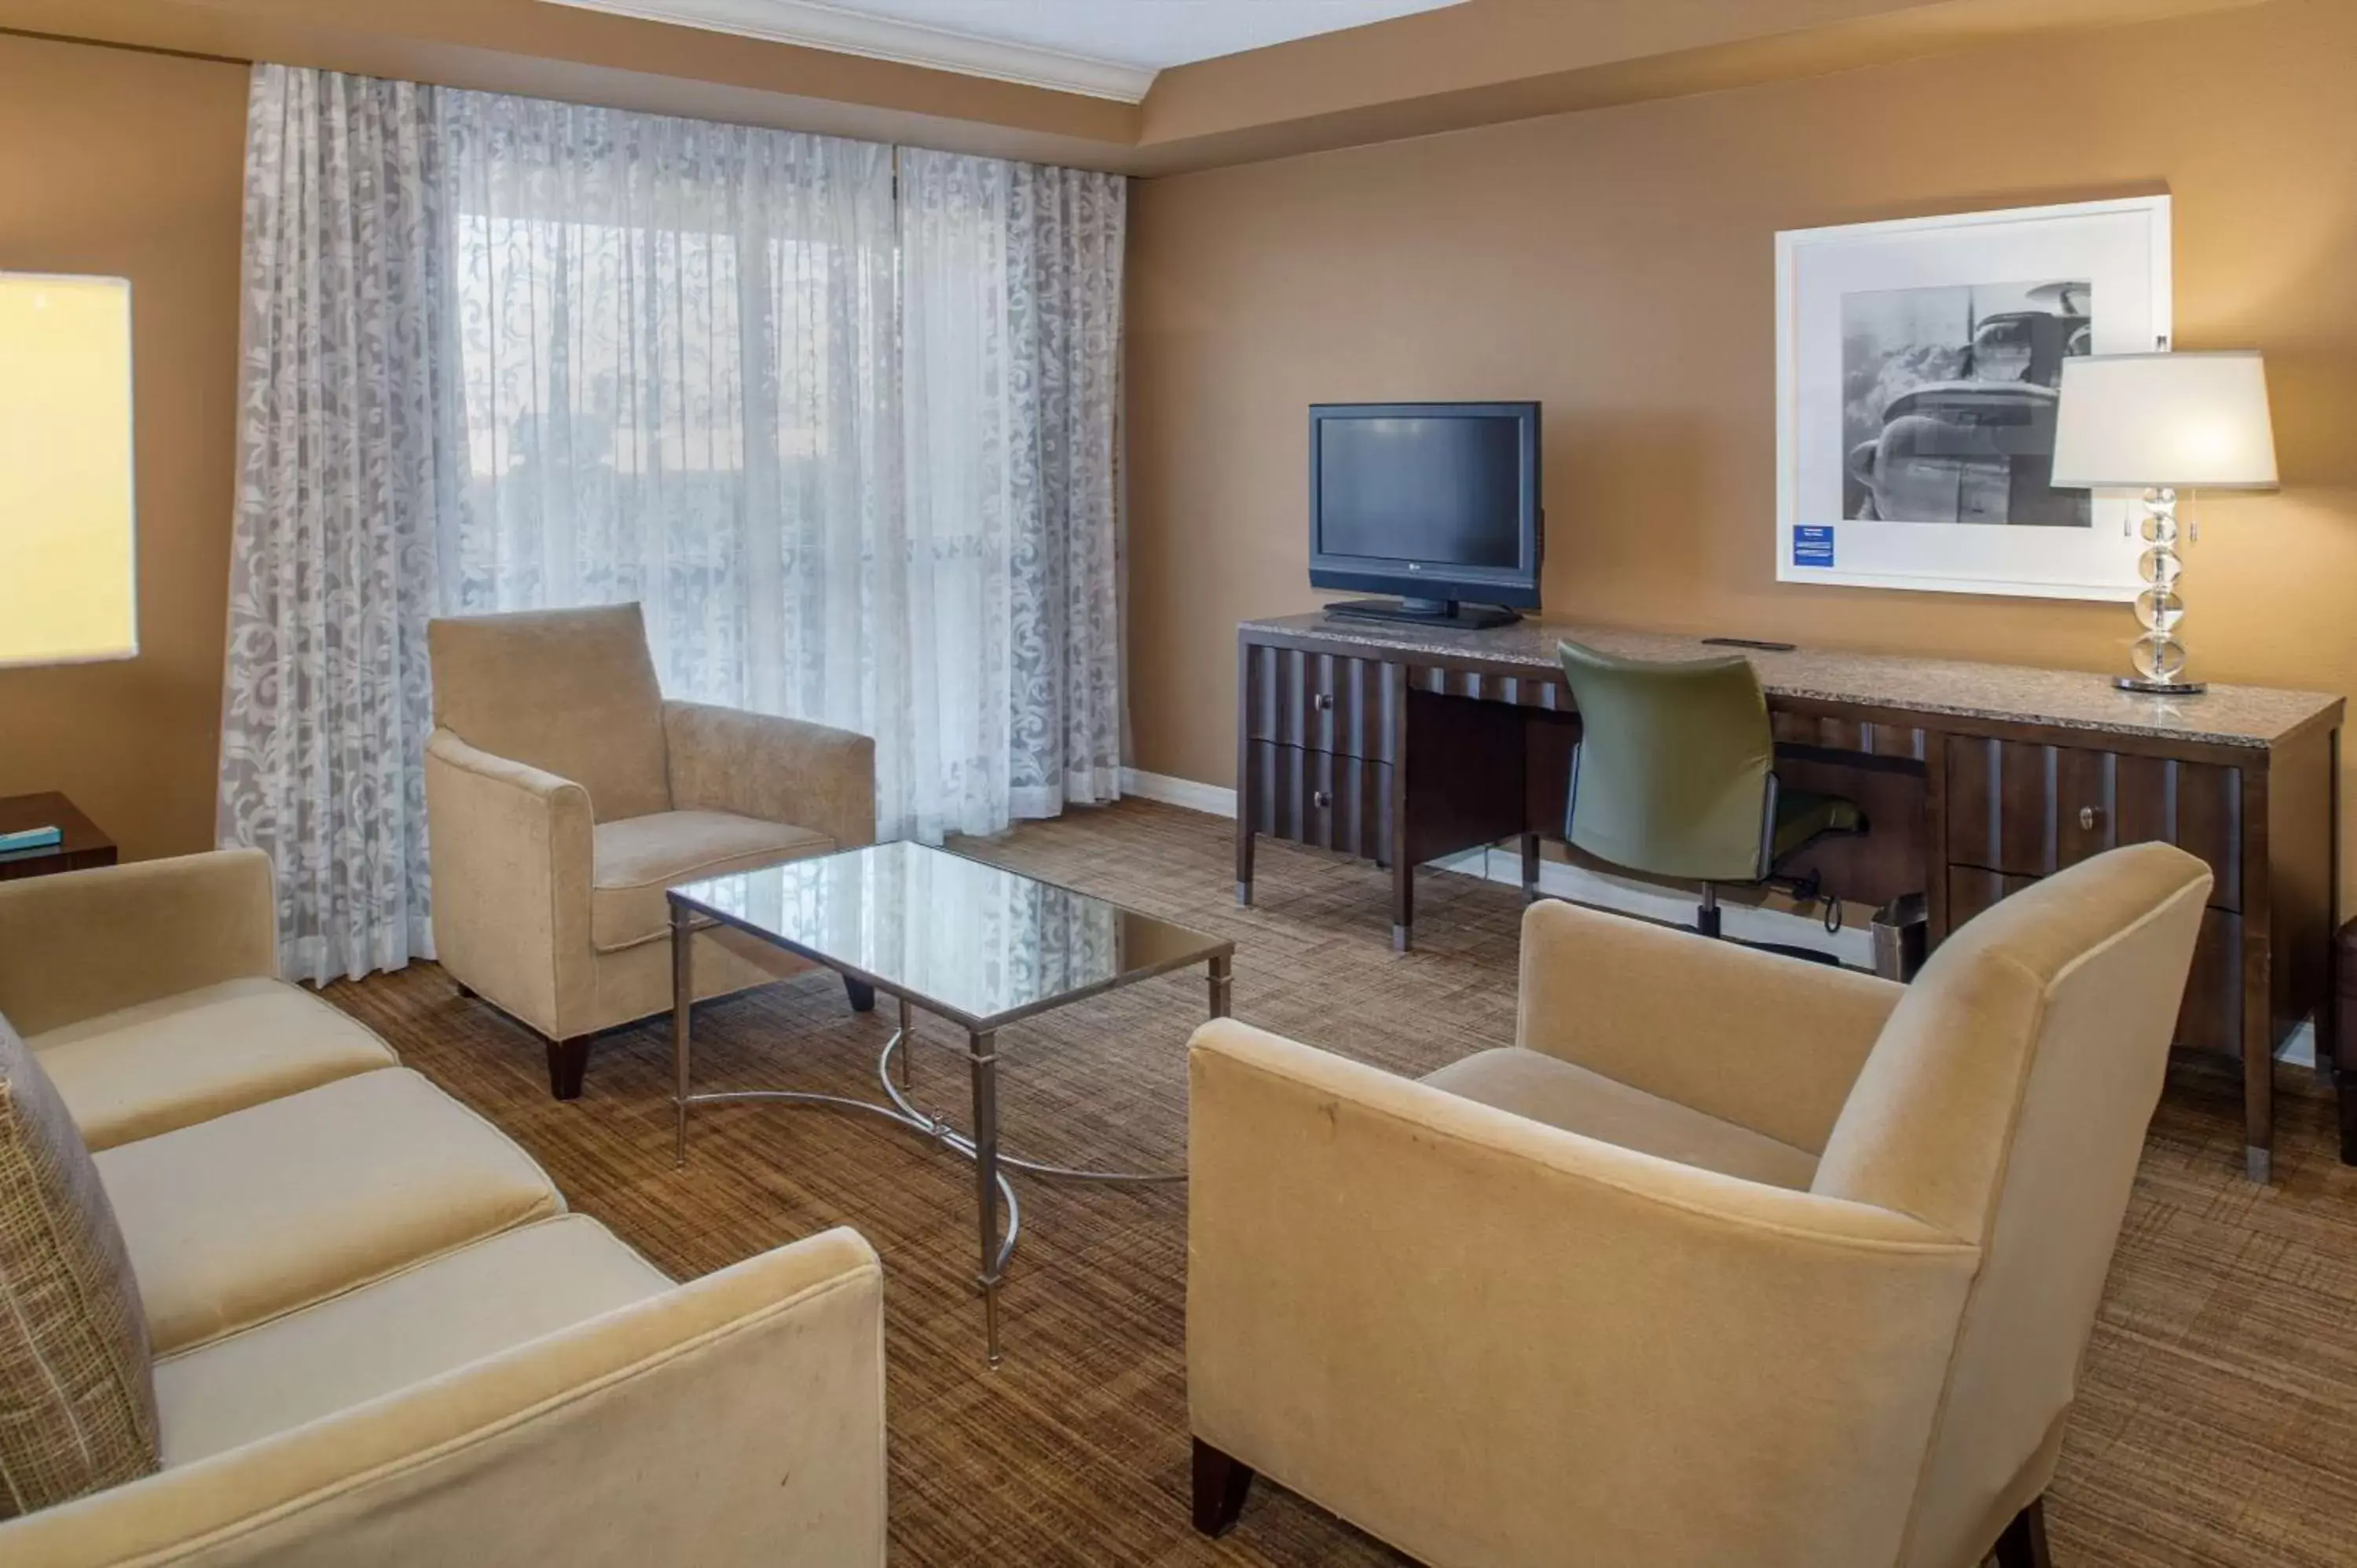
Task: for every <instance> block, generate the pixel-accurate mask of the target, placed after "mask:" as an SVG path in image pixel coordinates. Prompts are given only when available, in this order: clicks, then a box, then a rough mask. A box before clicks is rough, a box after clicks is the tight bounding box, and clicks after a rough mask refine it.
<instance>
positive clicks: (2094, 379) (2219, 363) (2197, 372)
mask: <svg viewBox="0 0 2357 1568" xmlns="http://www.w3.org/2000/svg"><path fill="white" fill-rule="evenodd" d="M2053 482H2054V484H2055V485H2056V486H2057V487H2058V488H2060V489H2140V490H2142V491H2143V492H2144V521H2143V532H2144V540H2145V545H2146V548H2145V552H2144V554H2143V555H2142V556H2141V557H2140V558H2139V559H2138V561H2137V564H2136V573H2137V575H2138V576H2139V577H2140V578H2142V580H2143V583H2144V588H2143V590H2142V591H2141V592H2140V593H2138V594H2137V595H2136V620H2137V622H2138V624H2139V625H2141V626H2142V627H2143V628H2144V630H2143V632H2142V633H2141V634H2140V635H2139V636H2138V637H2137V638H2136V641H2135V642H2134V643H2133V644H2131V645H2130V657H2131V659H2132V660H2133V661H2134V663H2135V665H2136V673H2135V674H2133V675H2122V676H2120V677H2118V678H2117V679H2116V680H2115V682H2113V683H2114V684H2115V685H2116V686H2118V687H2120V688H2121V689H2122V690H2123V691H2128V692H2155V693H2167V694H2171V695H2183V694H2187V693H2195V692H2200V691H2201V690H2203V689H2204V683H2203V682H2200V681H2188V680H2185V679H2183V676H2184V673H2185V644H2184V643H2183V642H2182V641H2180V640H2179V638H2178V636H2177V628H2178V626H2179V623H2181V622H2182V621H2183V620H2184V618H2185V601H2184V600H2183V599H2182V598H2181V597H2180V596H2179V593H2178V582H2179V578H2180V577H2181V576H2182V575H2184V563H2183V561H2182V560H2181V559H2180V558H2179V555H2178V553H2177V541H2178V523H2177V495H2178V492H2179V490H2187V489H2213V490H2270V489H2275V488H2276V438H2275V428H2274V425H2273V424H2272V422H2271V421H2270V419H2269V417H2268V413H2267V375H2266V360H2263V359H2262V358H2261V357H2260V356H2259V355H2257V354H2256V353H2248V352H2244V353H2223V354H2167V353H2163V354H2100V355H2094V356H2090V357H2082V358H2078V359H2072V360H2064V361H2063V362H2062V408H2061V416H2060V421H2059V424H2058V425H2057V428H2056V430H2055V435H2054V480H2053Z"/></svg>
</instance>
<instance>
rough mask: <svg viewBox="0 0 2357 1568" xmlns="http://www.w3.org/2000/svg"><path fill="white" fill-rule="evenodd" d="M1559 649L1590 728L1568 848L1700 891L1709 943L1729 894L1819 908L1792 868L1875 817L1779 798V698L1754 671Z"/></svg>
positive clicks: (1837, 804) (1575, 762)
mask: <svg viewBox="0 0 2357 1568" xmlns="http://www.w3.org/2000/svg"><path fill="white" fill-rule="evenodd" d="M1557 651H1558V653H1559V654H1560V655H1561V657H1562V659H1563V672H1564V677H1565V679H1566V680H1567V681H1569V682H1571V694H1572V697H1573V699H1574V701H1576V702H1577V703H1578V705H1579V717H1580V725H1581V736H1580V743H1579V746H1578V748H1577V750H1575V751H1574V752H1573V753H1572V762H1571V798H1570V800H1568V801H1567V802H1566V805H1565V808H1564V823H1563V834H1564V837H1565V838H1566V839H1568V840H1570V841H1571V842H1572V843H1575V844H1577V845H1578V846H1579V847H1580V848H1581V849H1583V850H1586V851H1587V853H1588V854H1592V855H1594V856H1596V857H1597V858H1598V859H1599V860H1604V861H1609V862H1610V863H1611V864H1612V865H1619V866H1625V867H1627V868H1628V869H1629V870H1631V871H1635V872H1638V873H1641V874H1644V875H1653V876H1671V877H1678V878H1682V879H1685V880H1690V881H1696V882H1700V883H1701V884H1702V885H1703V886H1702V908H1700V909H1699V910H1698V911H1697V912H1696V916H1695V929H1697V930H1699V931H1700V932H1701V933H1702V934H1703V935H1704V936H1706V937H1717V936H1718V935H1719V934H1720V931H1719V918H1718V885H1719V884H1721V883H1728V882H1735V883H1745V884H1750V885H1754V886H1757V885H1760V884H1781V885H1783V886H1791V887H1792V888H1793V889H1794V890H1795V891H1797V892H1800V893H1801V894H1802V895H1803V897H1807V898H1811V899H1813V898H1815V897H1819V896H1820V889H1819V888H1818V886H1817V885H1816V879H1815V878H1814V877H1813V876H1812V877H1805V878H1786V877H1781V876H1780V875H1778V872H1779V870H1780V868H1781V866H1782V865H1783V864H1784V863H1785V862H1786V861H1787V860H1789V859H1791V858H1792V856H1793V855H1794V854H1798V853H1799V852H1800V851H1801V850H1802V849H1803V847H1804V846H1806V845H1808V844H1810V843H1814V842H1815V841H1816V840H1818V839H1820V838H1823V837H1824V836H1825V835H1826V834H1828V833H1859V832H1865V831H1866V825H1867V824H1866V816H1865V813H1863V812H1862V811H1859V810H1858V809H1857V805H1856V804H1855V803H1854V802H1852V801H1849V800H1842V799H1840V798H1838V797H1836V796H1832V795H1813V794H1808V793H1805V792H1803V791H1802V790H1798V789H1781V788H1780V787H1779V785H1778V783H1777V780H1776V773H1775V765H1776V741H1775V736H1774V733H1773V731H1772V730H1771V729H1770V726H1769V723H1768V700H1767V698H1766V697H1765V696H1763V695H1762V694H1761V693H1760V677H1759V675H1758V674H1757V673H1755V672H1754V671H1753V670H1752V668H1751V661H1750V660H1748V659H1745V658H1743V657H1741V656H1740V655H1737V656H1734V657H1730V658H1724V659H1701V660H1684V661H1679V662H1674V663H1656V662H1652V661H1650V660H1638V659H1619V658H1615V657H1614V656H1612V655H1611V654H1609V653H1599V652H1598V651H1597V650H1594V649H1592V648H1582V647H1581V646H1579V645H1578V644H1577V643H1576V642H1566V643H1564V644H1562V645H1561V646H1560V647H1559V648H1558V650H1557ZM1835 908H1839V906H1838V905H1835ZM1775 950H1776V951H1780V952H1789V953H1792V954H1793V955H1795V956H1797V957H1803V958H1815V959H1822V958H1824V957H1825V956H1826V955H1824V953H1821V952H1817V951H1815V950H1811V949H1806V948H1777V949H1775Z"/></svg>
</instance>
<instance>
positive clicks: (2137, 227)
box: [1776, 196, 2171, 600]
mask: <svg viewBox="0 0 2357 1568" xmlns="http://www.w3.org/2000/svg"><path fill="white" fill-rule="evenodd" d="M1776 285H1777V297H1778V301H1779V310H1780V317H1779V320H1778V327H1777V360H1778V388H1777V426H1778V441H1779V447H1780V451H1779V458H1778V468H1779V474H1778V478H1779V486H1778V489H1779V506H1778V509H1777V537H1776V575H1777V578H1778V580H1779V581H1781V582H1788V583H1830V584H1837V585H1846V586H1852V587H1873V588H1919V589H1928V590H1934V591H1940V592H1946V593H1964V594H2013V595H2025V596H2036V597H2043V598H2072V599H2115V600H2126V599H2133V598H2134V597H2135V596H2136V590H2137V588H2138V587H2139V586H2140V584H2139V583H2138V581H2137V578H2136V556H2137V553H2138V551H2139V550H2140V549H2141V548H2142V546H2141V543H2140V542H2139V541H2138V540H2136V538H2134V537H2133V536H2132V531H2131V530H2130V529H2129V528H2128V527H2127V508H2128V506H2129V504H2130V503H2129V501H2128V499H2126V498H2123V497H2116V496H2107V495H2101V494H2097V493H2094V492H2091V491H2087V490H2072V489H2056V488H2055V487H2054V485H2053V482H2052V480H2053V469H2054V429H2055V416H2056V413H2057V410H2058V408H2059V406H2060V403H2061V383H2062V365H2063V362H2064V361H2065V360H2069V359H2071V358H2072V357H2073V356H2075V355H2081V354H2126V353H2142V352H2146V351H2147V350H2150V349H2156V348H2165V347H2167V346H2168V344H2169V333H2170V329H2171V327H2170V318H2169V198H2167V197H2165V196H2156V197H2138V198H2133V199H2126V200H2118V201H2093V202H2083V203H2079V204H2076V205H2072V206H2064V207H2037V208H2020V209H2013V210H2009V211H2002V212H1975V213H1964V214H1960V215H1953V216H1948V217H1941V218H1923V219H1906V220H1900V221H1896V222H1887V223H1861V224H1852V225H1849V226H1846V227H1843V228H1836V229H1808V230H1795V231H1787V232H1785V233H1781V234H1779V235H1778V236H1777V237H1776Z"/></svg>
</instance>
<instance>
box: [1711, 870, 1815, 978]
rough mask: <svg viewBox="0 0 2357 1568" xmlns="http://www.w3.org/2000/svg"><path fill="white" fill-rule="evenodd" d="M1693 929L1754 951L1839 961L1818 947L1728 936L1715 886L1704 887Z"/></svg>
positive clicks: (1716, 940) (1808, 959)
mask: <svg viewBox="0 0 2357 1568" xmlns="http://www.w3.org/2000/svg"><path fill="white" fill-rule="evenodd" d="M1694 929H1695V933H1696V934H1697V935H1700V936H1705V937H1708V938H1709V939H1710V940H1712V941H1715V942H1725V941H1732V942H1734V943H1735V945H1736V946H1737V947H1739V948H1749V949H1751V950H1753V951H1754V952H1772V953H1776V954H1778V955H1780V956H1781V957H1784V958H1797V959H1800V960H1803V961H1805V962H1808V963H1830V964H1835V965H1838V964H1840V962H1841V960H1840V959H1838V958H1835V956H1834V955H1833V954H1832V953H1829V952H1826V951H1824V950H1822V949H1818V948H1803V947H1788V946H1786V945H1785V944H1783V943H1782V942H1747V941H1744V940H1741V939H1740V938H1736V937H1729V936H1728V935H1727V932H1726V930H1725V929H1724V927H1723V926H1722V924H1721V922H1720V918H1719V908H1718V890H1717V888H1715V887H1706V888H1704V890H1703V903H1702V907H1701V908H1697V909H1696V910H1695V925H1694Z"/></svg>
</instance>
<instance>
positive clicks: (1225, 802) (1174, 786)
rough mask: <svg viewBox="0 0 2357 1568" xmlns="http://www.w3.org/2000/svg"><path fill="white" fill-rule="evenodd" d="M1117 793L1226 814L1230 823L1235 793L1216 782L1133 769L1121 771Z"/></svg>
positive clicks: (1210, 812) (1221, 815)
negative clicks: (1202, 782)
mask: <svg viewBox="0 0 2357 1568" xmlns="http://www.w3.org/2000/svg"><path fill="white" fill-rule="evenodd" d="M1121 792H1122V793H1123V794H1125V795H1135V796H1137V797H1138V798H1139V799H1141V800H1159V801H1161V802H1162V803H1163V804H1164V805H1166V806H1179V807H1183V808H1184V809H1186V810H1188V811H1202V812H1205V813H1207V814H1208V815H1211V816H1214V817H1226V818H1227V819H1229V820H1230V821H1231V822H1232V821H1233V820H1234V819H1235V814H1236V792H1235V791H1234V790H1233V789H1221V788H1220V787H1219V786H1218V785H1216V784H1198V783H1196V782H1195V781H1194V780H1193V779H1173V778H1171V777H1170V776H1169V775H1168V774H1167V773H1140V772H1139V771H1138V770H1137V769H1136V768H1123V769H1122V770H1121Z"/></svg>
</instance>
